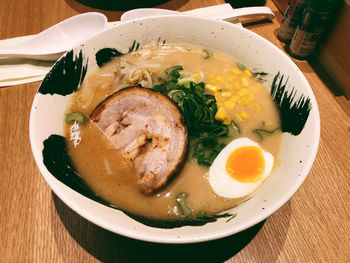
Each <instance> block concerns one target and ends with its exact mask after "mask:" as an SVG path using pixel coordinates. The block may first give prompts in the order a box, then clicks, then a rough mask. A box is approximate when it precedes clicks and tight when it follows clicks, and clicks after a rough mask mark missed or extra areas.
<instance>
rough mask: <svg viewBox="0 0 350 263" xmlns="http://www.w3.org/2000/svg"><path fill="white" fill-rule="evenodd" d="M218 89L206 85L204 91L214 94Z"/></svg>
mask: <svg viewBox="0 0 350 263" xmlns="http://www.w3.org/2000/svg"><path fill="white" fill-rule="evenodd" d="M217 89H218V87H216V86H214V85H211V84H206V85H205V90H206V91H210V92H215V91H217Z"/></svg>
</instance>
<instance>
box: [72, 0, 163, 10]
mask: <svg viewBox="0 0 350 263" xmlns="http://www.w3.org/2000/svg"><path fill="white" fill-rule="evenodd" d="M77 1H78V2H80V3H82V4H84V5H87V6H90V7H93V8H97V9H102V10H111V11H126V10H130V9H134V8H142V7H154V6H156V5H160V4H163V3H165V2H168V1H169V0H77Z"/></svg>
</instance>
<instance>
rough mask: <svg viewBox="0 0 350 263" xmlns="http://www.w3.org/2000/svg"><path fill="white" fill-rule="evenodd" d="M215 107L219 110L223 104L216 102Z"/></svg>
mask: <svg viewBox="0 0 350 263" xmlns="http://www.w3.org/2000/svg"><path fill="white" fill-rule="evenodd" d="M216 106H218V107H219V108H220V107H224V104H222V103H218V102H217V103H216Z"/></svg>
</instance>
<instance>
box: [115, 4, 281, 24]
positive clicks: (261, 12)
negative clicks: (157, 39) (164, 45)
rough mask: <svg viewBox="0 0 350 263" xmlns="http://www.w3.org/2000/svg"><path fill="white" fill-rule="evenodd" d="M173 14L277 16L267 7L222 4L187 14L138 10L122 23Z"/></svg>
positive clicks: (127, 15) (125, 16)
mask: <svg viewBox="0 0 350 263" xmlns="http://www.w3.org/2000/svg"><path fill="white" fill-rule="evenodd" d="M172 14H190V15H197V16H201V17H207V18H213V19H220V20H226V21H230V20H234V19H237V18H243V17H244V18H249V19H250V20H254V21H257V20H261V19H269V20H272V19H273V18H274V17H275V14H274V13H273V12H272V11H271V9H270V8H268V7H265V6H259V7H244V8H237V9H233V8H232V7H231V5H230V4H222V5H216V6H209V7H204V8H198V9H194V10H190V11H185V12H178V11H174V10H168V9H161V8H138V9H133V10H130V11H127V12H125V13H124V14H123V15H122V16H121V18H120V21H122V22H126V21H129V20H133V19H137V18H141V17H149V16H161V15H172Z"/></svg>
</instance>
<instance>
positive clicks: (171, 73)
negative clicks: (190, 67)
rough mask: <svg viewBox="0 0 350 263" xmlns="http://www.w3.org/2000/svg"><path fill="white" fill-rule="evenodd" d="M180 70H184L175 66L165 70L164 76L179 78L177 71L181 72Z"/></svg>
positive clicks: (179, 66)
mask: <svg viewBox="0 0 350 263" xmlns="http://www.w3.org/2000/svg"><path fill="white" fill-rule="evenodd" d="M182 70H184V68H183V67H182V66H181V65H176V66H172V67H169V68H167V69H166V70H165V74H167V75H168V76H169V77H172V78H179V77H180V73H179V71H182Z"/></svg>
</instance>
